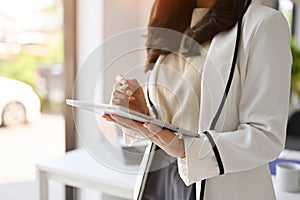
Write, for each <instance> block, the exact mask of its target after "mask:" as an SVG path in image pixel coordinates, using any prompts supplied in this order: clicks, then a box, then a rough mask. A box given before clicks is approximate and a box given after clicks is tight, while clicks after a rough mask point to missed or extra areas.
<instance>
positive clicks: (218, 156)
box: [204, 131, 225, 175]
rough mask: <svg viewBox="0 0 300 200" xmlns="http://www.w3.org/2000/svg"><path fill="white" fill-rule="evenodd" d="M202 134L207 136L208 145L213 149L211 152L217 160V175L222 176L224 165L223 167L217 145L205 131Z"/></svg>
mask: <svg viewBox="0 0 300 200" xmlns="http://www.w3.org/2000/svg"><path fill="white" fill-rule="evenodd" d="M204 134H205V135H206V136H207V138H208V140H209V142H210V144H211V146H212V148H213V151H214V154H215V157H216V159H217V163H218V166H219V171H220V173H219V174H220V175H223V174H224V172H225V170H224V165H223V162H222V159H221V156H220V153H219V150H218V148H217V145H216V143H215V141H214V139H213V137H212V136H211V134H210V133H209V132H207V131H205V132H204Z"/></svg>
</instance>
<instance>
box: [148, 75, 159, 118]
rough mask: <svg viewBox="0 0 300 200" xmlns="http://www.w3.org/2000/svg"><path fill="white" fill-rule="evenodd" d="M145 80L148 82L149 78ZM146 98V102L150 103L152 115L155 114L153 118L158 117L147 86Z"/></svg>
mask: <svg viewBox="0 0 300 200" xmlns="http://www.w3.org/2000/svg"><path fill="white" fill-rule="evenodd" d="M147 82H148V83H149V80H148V81H147ZM147 98H148V102H149V104H150V106H151V108H152V111H153V113H154V115H155V118H156V119H158V116H159V115H158V111H157V109H156V108H155V106H154V104H153V102H152V101H151V99H150V94H149V86H147Z"/></svg>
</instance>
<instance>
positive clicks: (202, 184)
mask: <svg viewBox="0 0 300 200" xmlns="http://www.w3.org/2000/svg"><path fill="white" fill-rule="evenodd" d="M250 4H251V0H248V1H247V3H246V5H245V7H244V9H243V12H242V14H241V17H240V19H239V21H238V28H237V37H236V41H235V48H234V55H233V59H232V64H231V69H230V73H229V77H228V80H227V84H226V88H225V91H224V94H223V97H222V101H221V103H220V105H219V108H218V110H217V112H216V114H215V116H214V118H213V120H212V122H211V125H210V130H214V129H215V127H216V124H217V122H218V120H219V118H220V115H221V112H222V110H223V107H224V104H225V101H226V99H227V96H228V93H229V90H230V86H231V83H232V80H233V75H234V71H235V65H236V61H237V56H238V52H239V46H240V39H241V32H242V22H243V17H244V14H245V13H246V11H247V9H248V7H249V5H250ZM204 134H205V135H206V136H207V138H208V140H209V142H210V144H211V146H212V148H213V152H214V154H215V157H216V159H217V163H218V166H219V172H220V173H219V174H220V175H222V174H224V173H225V170H224V165H223V162H222V158H221V155H220V153H219V150H218V147H217V145H216V143H215V141H214V139H213V137H212V136H211V134H210V133H209V132H207V131H205V132H204ZM205 185H206V179H204V180H202V181H201V191H200V200H204V192H205Z"/></svg>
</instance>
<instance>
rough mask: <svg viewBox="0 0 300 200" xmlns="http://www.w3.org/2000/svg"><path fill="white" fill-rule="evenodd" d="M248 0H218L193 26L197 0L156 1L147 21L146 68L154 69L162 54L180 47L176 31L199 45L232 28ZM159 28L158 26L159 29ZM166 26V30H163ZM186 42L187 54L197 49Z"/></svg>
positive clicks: (193, 52) (192, 53) (189, 54)
mask: <svg viewBox="0 0 300 200" xmlns="http://www.w3.org/2000/svg"><path fill="white" fill-rule="evenodd" d="M245 2H246V0H217V2H216V3H215V5H213V6H212V7H211V8H210V10H209V12H208V13H207V14H206V16H204V18H203V19H202V20H201V21H200V22H198V23H197V24H196V25H194V26H193V27H190V23H191V17H192V13H193V10H194V8H195V7H196V6H197V0H155V2H154V4H153V7H152V10H151V13H150V18H149V23H148V27H149V28H148V35H147V42H146V46H147V61H146V69H145V70H146V71H148V70H151V69H152V68H153V63H155V62H156V60H157V59H158V57H159V55H161V54H168V53H170V52H171V51H176V49H178V48H179V45H180V41H181V38H182V34H178V35H181V38H180V37H177V36H176V38H174V37H170V34H168V31H163V30H168V29H169V30H173V31H177V32H179V33H183V34H186V35H187V36H189V38H191V39H192V40H195V41H196V42H198V43H199V44H201V43H203V42H206V41H209V40H211V39H212V38H213V37H214V36H215V35H216V34H218V33H220V32H222V31H226V30H229V29H231V28H232V27H233V26H234V25H235V24H236V23H237V21H238V19H239V16H240V15H241V13H242V11H243V7H244V4H245ZM156 28H159V29H156ZM160 28H163V29H160ZM190 41H191V40H186V41H185V47H186V48H187V49H188V50H189V52H188V53H187V55H188V56H192V55H196V54H197V53H198V52H195V51H194V50H193V47H191V44H192V43H191V42H190Z"/></svg>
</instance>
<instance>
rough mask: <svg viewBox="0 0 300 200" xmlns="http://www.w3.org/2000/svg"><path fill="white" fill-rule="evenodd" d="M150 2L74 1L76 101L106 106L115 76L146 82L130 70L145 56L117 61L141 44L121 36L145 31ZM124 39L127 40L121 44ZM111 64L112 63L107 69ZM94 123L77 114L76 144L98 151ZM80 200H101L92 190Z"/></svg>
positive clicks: (89, 117)
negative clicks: (102, 102) (77, 137)
mask: <svg viewBox="0 0 300 200" xmlns="http://www.w3.org/2000/svg"><path fill="white" fill-rule="evenodd" d="M151 2H152V1H149V0H77V69H78V74H77V76H78V79H77V82H76V88H75V90H76V98H77V99H82V100H88V101H93V100H94V98H96V100H97V101H105V102H108V101H109V99H110V93H111V90H112V84H113V82H114V81H113V80H114V76H115V75H116V74H128V75H130V77H131V78H135V77H138V78H139V79H141V80H143V79H145V77H146V76H145V74H144V73H142V72H141V70H134V71H132V70H131V69H132V68H133V67H135V66H137V65H142V64H143V63H144V60H145V54H144V53H142V52H139V53H134V54H132V53H127V54H126V55H125V56H124V55H123V56H121V57H119V54H120V53H123V52H122V51H121V50H120V49H124V47H126V48H130V44H136V43H139V45H142V43H141V40H139V42H137V41H136V40H135V39H134V38H133V37H132V36H133V35H134V34H130V35H129V36H128V35H126V33H125V36H124V34H120V33H122V32H124V31H127V32H128V30H132V29H135V28H140V27H146V24H147V19H148V13H149V8H150V6H151ZM129 32H130V31H129ZM124 38H127V40H125V41H122V40H124ZM128 44H129V46H128ZM103 47H105V48H104V50H103ZM103 55H104V56H103ZM114 56H115V57H114ZM112 60H113V63H112V64H110V65H108V64H109V63H110V62H111V61H112ZM95 91H96V92H95ZM95 94H96V97H95ZM95 119H96V118H95V116H93V115H91V114H90V113H86V112H82V111H80V112H76V129H77V132H78V135H79V138H80V139H79V140H80V141H83V143H84V145H87V143H88V146H89V150H91V151H97V145H99V143H100V142H101V140H103V138H102V137H101V133H99V125H98V122H97V121H96V120H95ZM104 125H105V126H104ZM104 125H102V127H101V131H103V129H102V128H103V127H104V129H105V130H107V124H104ZM108 127H109V128H110V126H108ZM105 130H104V131H105ZM109 134H110V133H109ZM81 145H82V144H81ZM79 198H80V199H89V200H93V199H98V200H99V199H100V197H99V194H97V191H92V190H82V191H81V192H79Z"/></svg>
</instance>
